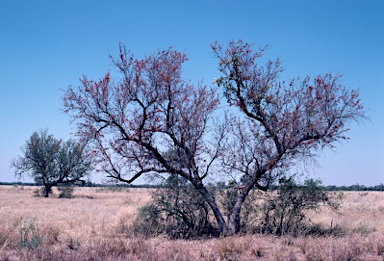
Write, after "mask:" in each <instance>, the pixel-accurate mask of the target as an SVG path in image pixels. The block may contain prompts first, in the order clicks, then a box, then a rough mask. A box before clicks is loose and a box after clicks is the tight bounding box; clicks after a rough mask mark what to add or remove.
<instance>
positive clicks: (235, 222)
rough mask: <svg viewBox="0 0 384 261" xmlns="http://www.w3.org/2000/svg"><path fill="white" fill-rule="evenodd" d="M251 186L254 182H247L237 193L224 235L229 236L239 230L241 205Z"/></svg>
mask: <svg viewBox="0 0 384 261" xmlns="http://www.w3.org/2000/svg"><path fill="white" fill-rule="evenodd" d="M253 187H254V184H247V186H246V187H244V188H243V189H241V191H240V193H239V194H238V196H237V199H236V203H235V205H234V206H233V208H232V211H231V213H230V215H229V219H228V224H227V227H226V230H225V235H226V236H231V235H234V234H236V233H237V232H239V230H240V212H241V207H242V206H243V203H244V201H245V199H246V197H247V195H248V194H249V192H250V191H251V189H252V188H253Z"/></svg>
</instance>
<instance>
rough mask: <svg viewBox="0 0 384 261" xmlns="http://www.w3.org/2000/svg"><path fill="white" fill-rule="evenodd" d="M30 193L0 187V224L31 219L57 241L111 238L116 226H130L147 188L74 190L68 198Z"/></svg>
mask: <svg viewBox="0 0 384 261" xmlns="http://www.w3.org/2000/svg"><path fill="white" fill-rule="evenodd" d="M34 190H36V187H19V186H1V187H0V202H1V203H0V223H1V224H3V225H7V226H14V223H15V222H16V221H17V220H20V219H21V218H22V219H23V220H33V222H34V223H35V224H36V225H37V227H42V226H45V227H50V228H52V229H56V230H59V236H60V241H66V240H71V239H72V240H73V239H75V240H88V239H90V238H95V237H105V236H111V235H115V233H116V226H119V225H122V224H121V222H126V223H131V222H132V220H133V219H134V216H135V214H136V211H137V209H138V207H140V206H143V205H144V204H145V203H146V202H147V201H148V200H149V199H150V197H151V196H150V193H149V192H148V189H129V190H127V189H123V190H121V191H118V192H109V191H106V192H105V191H103V190H102V191H100V189H97V188H77V189H75V192H74V198H70V199H67V198H56V197H55V195H52V196H51V197H49V198H41V197H34V196H33V191H34ZM97 191H100V192H97ZM54 193H55V194H58V193H57V191H55V190H54Z"/></svg>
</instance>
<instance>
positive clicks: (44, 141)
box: [11, 129, 90, 197]
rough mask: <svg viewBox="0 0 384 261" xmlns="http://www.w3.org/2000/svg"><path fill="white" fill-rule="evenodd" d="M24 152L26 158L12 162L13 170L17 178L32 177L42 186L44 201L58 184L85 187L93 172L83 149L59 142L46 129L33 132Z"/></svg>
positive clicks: (73, 144)
mask: <svg viewBox="0 0 384 261" xmlns="http://www.w3.org/2000/svg"><path fill="white" fill-rule="evenodd" d="M21 150H22V152H23V155H22V156H18V157H17V158H15V159H13V160H12V162H11V167H13V168H14V169H15V175H16V177H18V178H21V177H23V176H24V175H29V176H30V177H32V178H33V179H34V181H35V182H36V183H38V184H41V185H43V186H44V193H43V194H44V197H48V195H49V192H50V191H51V190H52V187H53V186H56V185H58V184H75V183H78V182H80V183H85V180H84V178H85V177H86V176H87V175H88V173H89V171H90V160H89V159H88V158H87V157H86V155H85V153H84V145H82V144H80V143H77V142H75V141H73V140H68V141H65V142H63V141H62V140H59V139H56V138H54V137H53V136H52V135H49V134H48V131H47V129H45V130H41V131H39V132H34V133H33V134H32V136H31V137H30V138H29V140H28V141H27V142H26V144H25V145H24V146H23V147H22V148H21Z"/></svg>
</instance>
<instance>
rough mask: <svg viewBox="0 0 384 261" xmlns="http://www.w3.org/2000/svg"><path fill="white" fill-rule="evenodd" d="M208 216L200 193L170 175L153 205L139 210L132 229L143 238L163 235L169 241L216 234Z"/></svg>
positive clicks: (207, 210) (208, 210) (184, 181)
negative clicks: (170, 239)
mask: <svg viewBox="0 0 384 261" xmlns="http://www.w3.org/2000/svg"><path fill="white" fill-rule="evenodd" d="M211 190H214V187H213V186H212V187H211ZM210 216H211V213H210V208H209V206H208V204H207V202H206V201H205V200H204V198H203V197H202V196H201V195H200V193H199V192H198V191H197V190H196V189H195V188H194V187H193V186H192V185H191V184H190V183H189V182H188V181H187V180H186V179H184V178H181V177H179V176H177V175H170V176H169V177H168V178H167V179H166V180H165V181H164V182H163V183H162V186H161V187H160V188H158V189H157V190H156V192H155V193H154V194H153V195H152V202H151V203H150V204H148V205H146V206H144V207H142V208H140V209H139V213H138V216H137V219H136V222H135V225H134V230H135V231H136V232H139V233H141V234H144V235H146V236H151V235H156V234H159V233H165V234H166V235H168V236H169V237H171V238H196V237H200V236H202V235H216V234H217V229H216V228H214V227H213V226H212V224H211V221H210Z"/></svg>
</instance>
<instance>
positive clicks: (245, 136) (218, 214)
mask: <svg viewBox="0 0 384 261" xmlns="http://www.w3.org/2000/svg"><path fill="white" fill-rule="evenodd" d="M243 45H244V46H243ZM244 48H245V49H244ZM213 50H214V53H215V54H216V56H217V57H218V58H220V63H219V69H220V71H221V72H222V74H223V75H222V76H221V77H220V78H219V79H218V80H217V83H218V84H219V86H224V89H225V94H226V97H227V98H228V101H229V103H230V104H232V105H236V106H238V107H240V108H241V111H242V112H244V113H245V115H247V117H246V118H244V119H243V120H244V123H242V122H239V121H238V120H237V119H234V120H233V121H232V122H231V123H230V124H228V125H229V126H230V128H224V127H220V126H219V127H217V128H215V129H214V128H213V125H212V122H210V119H211V118H212V116H213V115H214V112H215V110H216V109H217V108H218V105H219V99H218V98H217V96H216V94H215V92H214V90H213V89H212V88H208V87H206V86H203V85H202V84H198V85H196V86H195V85H192V84H191V83H189V82H188V81H185V80H184V79H183V77H182V74H181V72H182V65H183V63H184V62H185V61H187V57H186V55H185V54H183V53H180V52H178V51H175V50H173V49H172V48H170V49H167V50H163V51H158V52H157V53H154V54H151V55H149V56H147V57H146V58H144V59H137V58H135V57H134V56H133V55H132V54H130V53H129V52H127V51H126V50H125V48H124V46H122V45H121V46H120V53H119V58H118V59H117V60H116V59H112V60H113V63H114V64H115V66H116V67H117V68H118V69H119V71H120V73H121V79H120V80H112V79H111V76H110V74H109V73H107V74H105V76H104V77H102V78H101V79H100V80H98V81H92V80H88V79H87V77H85V76H84V77H83V78H82V79H81V85H80V86H79V87H78V88H74V87H72V86H70V87H69V88H68V90H67V91H66V93H65V96H64V110H65V111H66V112H67V113H68V114H69V115H70V116H71V118H72V121H73V122H75V123H76V124H77V127H78V131H77V134H78V135H79V136H80V137H81V138H82V139H83V140H86V141H87V142H88V144H90V145H91V146H92V149H91V155H92V156H93V158H94V159H96V160H97V163H98V166H99V168H100V170H101V171H104V172H106V173H107V175H108V177H109V178H112V179H117V180H119V181H122V182H128V183H131V182H133V181H134V180H136V179H137V178H138V177H140V176H142V175H143V174H150V173H157V174H163V175H168V174H169V173H172V174H176V175H180V176H182V177H183V178H185V179H187V180H188V181H189V182H191V184H192V185H193V186H194V187H195V188H196V190H197V191H198V192H199V193H200V194H201V195H202V196H203V198H204V199H205V200H206V202H207V204H208V205H209V206H210V208H211V210H212V212H213V214H214V216H215V219H216V222H217V226H218V229H219V231H220V232H221V233H223V234H233V233H235V232H236V231H237V229H238V220H239V214H240V210H241V206H242V204H243V202H244V200H245V198H246V197H247V195H248V193H249V191H250V190H251V189H252V188H254V187H258V188H261V189H267V187H268V182H269V181H268V180H270V178H269V177H272V175H271V173H272V171H273V170H274V169H278V168H279V167H281V166H288V165H289V164H291V163H294V162H295V160H296V159H297V156H298V155H301V156H303V157H305V155H312V154H308V153H311V152H312V151H316V150H317V149H319V148H321V146H323V145H331V144H334V143H335V142H336V141H338V140H339V139H341V138H342V134H343V133H344V132H345V131H346V128H345V127H344V123H345V122H347V121H349V120H353V119H358V118H359V117H361V116H362V115H363V112H362V107H361V106H360V104H359V102H358V98H357V92H355V91H352V92H349V91H347V90H346V89H345V88H343V87H341V86H339V85H338V84H337V79H338V77H336V78H333V77H331V76H325V77H318V78H316V80H315V82H314V83H315V85H313V86H312V85H311V87H310V88H309V85H308V84H307V83H309V78H306V79H305V80H304V81H303V82H300V83H299V82H298V81H297V80H292V81H291V82H289V86H288V87H285V85H284V83H278V82H277V75H278V73H279V72H280V71H281V69H280V68H279V62H277V63H272V62H270V63H268V64H267V66H266V67H265V68H264V67H261V68H259V67H257V65H256V63H255V59H256V58H258V57H259V56H261V53H260V52H254V51H252V50H251V48H250V46H249V45H247V44H243V43H242V42H241V41H240V42H237V43H231V44H230V47H229V48H228V50H225V51H224V50H222V47H221V46H219V45H218V44H216V45H213ZM327 84H330V85H327ZM307 85H308V86H307ZM326 86H329V87H326ZM223 122H224V120H223ZM228 130H231V131H230V132H227V131H228ZM226 134H232V135H231V136H230V137H226ZM224 144H225V146H223V145H224ZM170 152H172V153H171V154H170ZM170 155H173V156H170ZM220 158H221V159H222V160H223V164H215V162H218V160H219V159H220ZM181 159H182V160H181ZM236 162H238V164H239V165H236ZM176 163H177V164H176ZM218 166H224V167H226V170H228V169H229V170H230V171H233V172H239V173H241V174H242V175H243V178H242V179H241V180H242V181H243V182H244V186H241V188H243V191H242V193H237V199H236V201H235V202H236V204H235V205H234V207H233V208H232V210H231V214H230V215H229V218H228V220H226V219H225V218H224V215H223V212H222V210H221V209H220V207H219V204H218V202H217V200H216V198H215V195H213V194H210V193H209V191H208V190H207V188H206V182H204V180H205V179H206V177H208V176H210V175H211V174H216V175H219V177H221V178H222V179H224V178H225V177H224V175H220V174H221V173H224V169H222V170H220V169H217V167H218Z"/></svg>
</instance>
